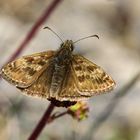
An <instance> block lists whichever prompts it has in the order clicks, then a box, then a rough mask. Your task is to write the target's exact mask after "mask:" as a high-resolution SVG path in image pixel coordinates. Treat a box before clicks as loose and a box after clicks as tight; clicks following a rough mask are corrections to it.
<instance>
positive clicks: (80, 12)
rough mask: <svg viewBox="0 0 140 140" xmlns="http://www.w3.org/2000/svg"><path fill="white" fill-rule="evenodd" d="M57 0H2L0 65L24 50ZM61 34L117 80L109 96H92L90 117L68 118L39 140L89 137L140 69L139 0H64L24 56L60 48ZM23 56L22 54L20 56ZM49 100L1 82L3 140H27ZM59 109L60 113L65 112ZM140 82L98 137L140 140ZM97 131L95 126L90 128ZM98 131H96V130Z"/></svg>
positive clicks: (50, 127)
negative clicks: (25, 42)
mask: <svg viewBox="0 0 140 140" xmlns="http://www.w3.org/2000/svg"><path fill="white" fill-rule="evenodd" d="M52 1H53V0H40V1H38V0H0V66H1V67H2V65H3V64H5V63H6V62H7V61H8V60H9V58H10V57H11V56H12V55H13V53H14V52H15V51H16V50H17V49H18V47H19V46H20V44H21V42H22V41H23V40H24V38H25V37H26V35H27V33H28V32H29V30H30V29H31V27H32V26H33V25H34V23H35V22H36V21H37V20H38V18H39V17H40V16H41V15H42V13H43V12H44V10H45V9H46V8H47V7H49V5H50V4H51V3H52ZM44 26H49V27H51V28H52V29H53V30H54V31H55V32H57V33H58V34H59V35H60V37H61V38H62V39H63V40H65V39H72V40H73V41H75V40H77V39H79V38H81V37H85V36H88V35H92V34H98V35H99V37H100V39H99V40H98V39H96V38H90V39H87V40H83V41H81V42H78V43H77V44H75V47H76V48H75V53H80V54H82V55H84V56H85V57H86V58H88V59H89V60H91V61H93V62H94V63H96V64H98V65H99V66H101V67H102V68H104V70H105V71H106V72H107V73H108V74H109V75H111V76H112V77H113V79H114V80H115V81H116V84H117V85H116V88H115V89H114V91H112V92H111V93H109V94H104V95H100V96H96V97H92V98H91V99H90V100H88V104H89V108H90V112H89V117H88V118H87V119H85V120H84V121H81V122H77V121H76V120H74V119H73V118H71V117H70V116H67V115H66V116H64V117H61V118H59V119H57V120H55V121H54V122H53V123H51V124H49V125H48V126H46V127H45V129H44V130H43V132H42V133H41V135H40V137H39V140H78V139H81V138H82V136H86V134H87V133H88V131H89V129H90V128H91V125H94V123H95V121H96V120H97V119H98V118H99V117H100V115H101V114H102V112H103V111H105V110H106V109H107V108H106V106H107V105H108V104H109V103H110V102H111V101H112V98H113V97H114V96H115V94H117V93H118V91H119V90H120V89H121V88H123V87H124V86H125V85H126V84H127V83H128V82H130V81H131V79H132V78H133V77H134V76H135V75H136V74H137V73H138V72H139V71H140V1H139V0H135V1H132V0H86V1H84V0H75V1H74V0H65V1H64V0H62V1H61V2H60V3H59V5H58V6H57V7H56V9H55V10H54V11H53V13H52V14H51V15H50V17H49V19H48V20H47V22H46V23H45V24H44V25H42V27H41V28H40V29H39V30H38V33H37V34H36V36H35V37H34V39H32V40H31V41H30V43H29V44H28V46H27V47H26V48H25V49H24V50H23V51H22V53H21V54H20V56H23V55H27V54H32V53H36V52H41V51H46V50H50V49H51V50H56V49H57V48H58V47H59V45H60V43H61V42H60V40H59V39H58V38H57V37H56V36H55V35H53V34H52V33H51V32H50V31H48V30H43V27H44ZM20 56H19V57H20ZM48 104H49V101H47V100H44V99H38V98H32V97H27V96H25V95H23V94H21V92H20V91H18V90H17V89H16V88H15V87H14V86H12V85H10V84H8V83H7V82H6V81H4V80H2V79H1V81H0V139H1V140H26V139H27V138H28V136H29V135H30V134H31V132H32V130H33V129H34V127H35V126H36V124H37V123H38V121H39V120H40V118H41V116H42V115H43V113H44V112H45V110H46V108H47V106H48ZM62 110H65V109H64V108H57V109H55V111H62ZM139 118H140V80H139V81H138V82H137V83H136V84H135V85H134V86H133V87H132V88H131V89H130V90H129V91H128V92H127V94H125V96H123V98H121V100H119V101H118V102H117V105H116V107H115V108H114V109H113V111H112V113H111V114H110V115H109V117H108V118H107V120H106V121H104V122H103V123H101V124H100V127H99V128H98V129H97V130H96V131H95V132H93V134H94V136H93V137H92V139H94V140H140V119H139ZM90 131H91V133H92V130H90ZM93 131H94V130H93Z"/></svg>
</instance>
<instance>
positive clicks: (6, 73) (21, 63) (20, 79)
mask: <svg viewBox="0 0 140 140" xmlns="http://www.w3.org/2000/svg"><path fill="white" fill-rule="evenodd" d="M54 54H55V52H54V51H47V52H41V53H36V54H33V55H28V56H25V57H22V58H19V59H17V60H15V61H13V62H11V63H8V64H7V65H5V66H4V67H3V68H2V77H3V78H4V79H6V80H7V81H8V82H10V83H11V84H14V85H16V86H17V87H21V88H23V87H24V88H25V87H28V86H30V85H31V84H32V83H33V82H34V81H35V80H36V79H37V78H38V77H39V76H40V74H41V73H42V72H43V71H44V70H45V69H46V67H47V63H48V61H49V59H50V58H51V57H53V56H54Z"/></svg>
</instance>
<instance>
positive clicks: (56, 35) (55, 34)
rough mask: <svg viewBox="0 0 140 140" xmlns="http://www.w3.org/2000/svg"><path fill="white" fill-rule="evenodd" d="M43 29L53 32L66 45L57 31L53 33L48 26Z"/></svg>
mask: <svg viewBox="0 0 140 140" xmlns="http://www.w3.org/2000/svg"><path fill="white" fill-rule="evenodd" d="M43 29H48V30H50V31H52V32H53V33H54V34H55V35H56V36H57V37H58V38H59V39H60V40H61V42H62V43H64V41H63V40H62V39H61V37H60V36H59V35H58V34H57V33H56V32H55V31H53V30H52V29H51V28H50V27H48V26H46V27H44V28H43Z"/></svg>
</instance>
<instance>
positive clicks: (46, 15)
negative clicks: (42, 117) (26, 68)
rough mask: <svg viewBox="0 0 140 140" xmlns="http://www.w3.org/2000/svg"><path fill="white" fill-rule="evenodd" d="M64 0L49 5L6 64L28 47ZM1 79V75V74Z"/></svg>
mask: <svg viewBox="0 0 140 140" xmlns="http://www.w3.org/2000/svg"><path fill="white" fill-rule="evenodd" d="M61 1H62V0H53V1H52V3H51V4H50V6H49V7H47V8H46V10H45V11H44V12H43V13H42V15H41V16H40V17H39V19H38V20H37V21H36V22H35V24H34V25H33V26H32V28H31V30H30V31H29V32H28V33H27V35H26V37H25V39H24V40H23V41H22V43H21V44H20V46H19V48H18V49H17V50H16V51H15V52H14V54H13V55H11V57H10V58H9V59H8V61H7V62H6V64H7V63H8V62H11V61H13V60H14V59H15V58H16V57H18V56H19V55H20V53H21V52H22V51H23V50H24V49H25V48H26V47H27V45H28V44H29V42H30V41H31V40H32V39H33V37H34V36H35V35H36V33H37V31H38V29H39V28H40V26H41V25H42V24H43V23H44V22H45V21H46V20H48V19H49V16H50V15H51V14H52V13H53V11H54V10H55V8H56V6H57V5H58V4H59V3H60V2H61ZM0 79H1V76H0Z"/></svg>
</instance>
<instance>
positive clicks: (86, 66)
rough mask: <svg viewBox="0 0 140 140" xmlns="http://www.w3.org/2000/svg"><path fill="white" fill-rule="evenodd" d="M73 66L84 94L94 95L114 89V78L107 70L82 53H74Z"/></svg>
mask: <svg viewBox="0 0 140 140" xmlns="http://www.w3.org/2000/svg"><path fill="white" fill-rule="evenodd" d="M72 68H73V71H74V75H75V80H76V85H77V87H78V89H79V91H80V92H81V93H82V95H87V96H92V95H94V94H98V93H103V92H106V91H109V90H111V89H113V87H114V85H115V82H114V80H113V79H112V78H111V77H110V76H109V75H107V74H106V73H105V71H104V70H103V69H102V68H101V67H99V66H97V65H96V64H94V63H92V62H90V61H89V60H87V59H86V58H84V57H83V56H81V55H73V61H72Z"/></svg>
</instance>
